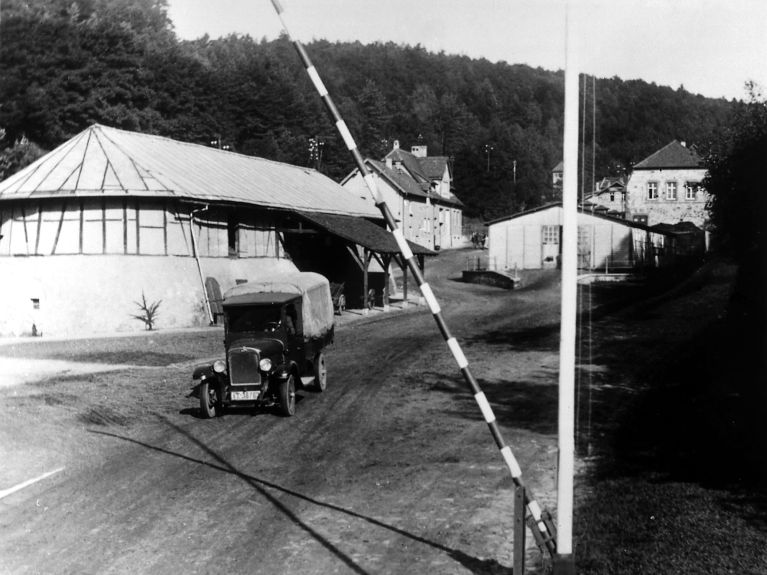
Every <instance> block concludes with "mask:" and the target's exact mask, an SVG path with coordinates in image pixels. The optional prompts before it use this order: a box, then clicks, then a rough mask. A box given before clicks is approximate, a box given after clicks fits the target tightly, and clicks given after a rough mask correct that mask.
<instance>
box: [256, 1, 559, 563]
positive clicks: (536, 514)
mask: <svg viewBox="0 0 767 575" xmlns="http://www.w3.org/2000/svg"><path fill="white" fill-rule="evenodd" d="M271 1H272V5H273V6H274V9H275V11H276V12H277V16H278V17H279V19H280V22H281V23H282V28H283V30H284V31H285V33H286V34H287V35H288V38H290V40H291V41H292V42H293V45H294V46H295V48H296V51H297V52H298V55H299V57H300V58H301V62H302V63H303V65H304V67H305V68H306V72H307V74H309V78H311V80H312V83H313V84H314V87H315V89H316V90H317V93H318V94H319V95H320V97H321V98H322V101H323V102H324V104H325V107H326V108H327V110H328V112H329V113H330V116H331V117H332V119H333V121H334V122H335V124H336V128H337V129H338V132H339V133H340V134H341V137H342V138H343V140H344V143H345V144H346V147H347V148H348V149H349V152H351V154H352V156H353V157H354V161H355V163H356V164H357V168H358V169H359V171H360V174H362V176H363V178H364V180H365V184H366V185H367V188H368V190H369V191H370V193H371V195H372V196H373V199H374V201H375V204H376V207H377V208H378V209H379V210H380V211H381V214H382V215H383V217H384V220H385V221H386V225H387V226H388V227H389V229H390V230H391V233H392V235H393V236H394V239H395V240H396V241H397V246H398V247H399V250H400V253H401V254H402V257H403V258H404V259H405V260H406V261H407V265H408V268H409V269H410V272H411V273H412V274H413V277H414V278H415V279H416V282H417V283H418V287H419V289H420V290H421V295H423V297H424V299H425V300H426V303H427V305H428V306H429V310H430V311H431V313H432V316H433V317H434V321H435V322H436V323H437V327H438V328H439V331H440V333H442V337H443V338H444V339H445V342H446V343H447V346H448V348H449V349H450V351H451V353H452V354H453V357H454V358H455V361H456V363H457V364H458V367H459V369H460V370H461V374H462V375H463V378H464V380H465V381H466V383H467V385H468V386H469V388H470V389H471V392H472V394H473V395H474V400H475V401H476V402H477V405H478V406H479V409H480V411H481V412H482V416H483V417H484V419H485V422H487V425H488V427H489V428H490V433H491V434H492V435H493V439H494V440H495V443H496V445H497V446H498V449H499V450H500V452H501V456H502V457H503V460H504V462H505V463H506V466H507V467H508V469H509V472H510V473H511V478H512V480H513V481H514V484H515V485H516V486H517V487H520V488H524V489H525V501H526V505H527V509H528V511H529V512H530V515H531V516H532V518H533V520H534V521H535V524H536V525H537V527H538V529H539V530H540V532H541V534H543V535H544V537H543V540H544V541H545V544H546V547H547V549H548V550H549V552H550V553H551V554H552V555H553V554H554V553H555V552H556V540H555V539H554V538H553V537H551V536H550V533H549V528H548V526H547V525H546V523H545V521H544V519H543V515H542V512H541V508H540V506H539V505H538V503H537V502H536V501H535V498H534V497H533V495H532V493H531V492H530V490H529V489H527V488H525V486H524V483H523V482H522V469H521V468H520V467H519V463H517V460H516V458H515V457H514V454H513V453H512V451H511V447H509V446H508V445H506V443H505V442H504V440H503V436H502V435H501V430H500V428H499V427H498V424H497V422H496V419H495V414H494V413H493V409H492V408H491V407H490V403H489V402H488V401H487V398H486V397H485V394H484V393H483V392H482V390H481V389H480V387H479V384H478V383H477V380H476V379H475V378H474V375H473V374H472V373H471V371H470V370H469V362H468V361H467V359H466V356H465V355H464V354H463V351H462V350H461V346H460V344H459V343H458V340H456V339H455V337H453V335H452V334H451V333H450V330H449V329H448V327H447V324H446V323H445V320H444V318H443V317H442V313H441V312H442V310H441V308H440V306H439V302H437V298H436V297H435V296H434V292H433V291H432V289H431V287H430V286H429V284H428V283H427V282H426V281H425V279H424V277H423V274H422V273H421V270H420V268H419V267H418V264H417V263H416V261H415V258H414V257H413V252H412V250H411V249H410V246H409V245H408V243H407V241H406V240H405V236H404V234H403V233H402V230H400V229H399V228H398V227H397V223H396V220H395V219H394V216H393V215H392V213H391V211H390V210H389V207H388V206H387V205H386V202H385V200H384V198H383V196H382V195H381V194H380V193H379V191H378V186H377V185H376V181H375V177H374V176H373V174H372V172H371V171H370V170H369V169H368V167H367V165H366V164H365V161H364V159H363V158H362V155H361V154H360V152H359V150H358V149H357V144H356V143H355V141H354V138H353V137H352V134H351V132H350V131H349V128H348V127H347V125H346V122H344V120H343V119H342V118H341V115H340V114H339V112H338V108H336V105H335V104H334V103H333V100H332V98H331V97H330V94H329V93H328V90H327V88H326V87H325V84H324V83H323V82H322V79H321V78H320V75H319V73H318V72H317V69H316V68H315V67H314V64H312V61H311V60H310V59H309V55H308V54H307V53H306V50H305V49H304V47H303V45H302V44H301V42H300V41H299V40H298V39H297V38H295V37H293V35H292V34H291V33H290V28H289V27H288V25H287V23H286V19H285V10H284V8H283V7H282V4H281V2H280V0H271Z"/></svg>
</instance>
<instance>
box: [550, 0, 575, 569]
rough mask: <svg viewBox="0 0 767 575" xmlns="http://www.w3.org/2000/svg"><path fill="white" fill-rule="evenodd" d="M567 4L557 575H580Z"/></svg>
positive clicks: (571, 57) (571, 56)
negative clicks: (575, 519) (575, 544)
mask: <svg viewBox="0 0 767 575" xmlns="http://www.w3.org/2000/svg"><path fill="white" fill-rule="evenodd" d="M571 8H572V3H570V2H568V4H567V12H566V13H567V16H566V43H565V46H566V50H565V54H566V59H565V134H564V136H565V137H564V182H563V186H562V224H563V225H562V236H563V237H562V299H561V301H562V319H561V324H560V325H561V327H560V339H559V417H558V419H559V462H558V463H559V465H558V469H557V545H556V555H555V556H554V575H575V556H574V555H573V499H574V491H573V475H574V472H575V336H576V319H577V306H578V284H577V276H578V63H577V60H576V57H575V56H576V54H575V50H576V48H575V46H574V42H573V40H574V38H575V34H574V33H573V20H572V11H571Z"/></svg>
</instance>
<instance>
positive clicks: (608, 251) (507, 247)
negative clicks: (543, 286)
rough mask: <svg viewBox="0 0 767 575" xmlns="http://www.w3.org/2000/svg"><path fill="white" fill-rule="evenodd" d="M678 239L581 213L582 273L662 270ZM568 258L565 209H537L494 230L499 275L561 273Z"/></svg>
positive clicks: (491, 248)
mask: <svg viewBox="0 0 767 575" xmlns="http://www.w3.org/2000/svg"><path fill="white" fill-rule="evenodd" d="M672 243H673V237H672V236H670V235H669V234H666V233H663V232H660V231H657V230H651V229H650V228H648V227H647V226H644V225H641V224H635V223H632V222H629V221H626V220H623V219H620V218H614V217H610V216H603V215H598V214H594V213H590V212H589V211H587V210H583V209H581V210H579V213H578V267H579V268H580V269H583V270H600V271H607V272H610V271H614V270H616V269H626V268H633V267H637V266H643V265H649V266H654V265H661V264H662V263H663V262H662V260H663V259H664V258H665V256H666V255H667V254H670V253H672V250H673V246H672ZM561 254H562V204H561V203H560V202H558V203H555V204H549V205H547V206H542V207H540V208H535V209H532V210H528V211H525V212H521V213H518V214H514V215H512V216H509V217H506V218H501V219H498V220H495V221H492V222H490V223H489V224H488V258H489V265H490V266H491V267H492V268H493V269H495V270H497V271H505V270H516V269H543V268H555V267H557V266H558V265H559V264H560V258H561Z"/></svg>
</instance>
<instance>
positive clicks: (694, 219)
mask: <svg viewBox="0 0 767 575" xmlns="http://www.w3.org/2000/svg"><path fill="white" fill-rule="evenodd" d="M705 175H706V168H705V167H704V165H703V160H702V159H701V157H700V156H699V155H698V154H697V152H696V151H695V149H694V148H691V147H688V146H687V145H686V143H685V142H682V141H678V140H674V141H673V142H670V143H669V144H667V145H665V146H664V147H663V148H661V149H660V150H658V151H657V152H655V153H653V154H651V155H649V156H648V157H646V158H645V159H644V160H642V161H641V162H638V163H636V164H635V165H634V167H633V169H632V172H631V175H630V176H629V179H628V183H627V185H626V191H627V201H626V218H627V219H628V220H630V221H632V222H638V223H642V224H645V225H648V226H655V225H657V224H672V225H673V224H678V223H680V222H691V223H693V224H694V225H695V226H697V227H698V228H700V229H703V228H704V227H705V224H706V223H707V221H708V217H709V216H708V212H707V210H706V204H707V203H708V199H709V197H708V194H707V193H706V191H705V190H704V189H703V187H702V186H701V182H702V181H703V178H704V177H705Z"/></svg>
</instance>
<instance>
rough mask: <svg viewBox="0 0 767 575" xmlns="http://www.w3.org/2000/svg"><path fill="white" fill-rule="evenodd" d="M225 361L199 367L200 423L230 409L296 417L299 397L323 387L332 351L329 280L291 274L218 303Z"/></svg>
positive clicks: (195, 389) (241, 288)
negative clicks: (262, 408)
mask: <svg viewBox="0 0 767 575" xmlns="http://www.w3.org/2000/svg"><path fill="white" fill-rule="evenodd" d="M223 310H224V348H225V351H226V357H225V359H221V360H218V361H215V362H214V363H213V364H210V365H202V366H198V367H197V368H196V369H195V370H194V374H193V376H192V379H193V383H192V395H195V396H197V397H199V399H200V411H201V412H202V416H203V417H205V418H210V417H215V416H217V415H220V414H221V413H222V411H223V409H224V408H226V407H227V406H255V405H266V406H276V407H277V408H278V409H279V411H280V412H281V413H282V414H283V415H285V416H288V417H289V416H292V415H293V414H294V413H295V410H296V390H297V389H299V388H301V387H302V386H304V385H307V386H308V385H311V386H312V387H313V388H314V389H315V390H316V391H324V390H325V388H326V386H327V365H326V362H325V354H324V353H323V350H324V349H325V348H326V347H327V346H328V345H330V344H332V343H333V336H334V313H333V302H332V300H331V296H330V285H329V283H328V280H327V279H326V278H325V277H324V276H321V275H320V274H316V273H311V272H296V273H292V274H285V275H280V276H279V277H274V278H271V279H270V280H269V281H263V282H248V283H244V284H241V285H238V286H235V287H234V288H232V289H230V290H229V291H227V292H226V293H224V296H223Z"/></svg>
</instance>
